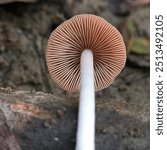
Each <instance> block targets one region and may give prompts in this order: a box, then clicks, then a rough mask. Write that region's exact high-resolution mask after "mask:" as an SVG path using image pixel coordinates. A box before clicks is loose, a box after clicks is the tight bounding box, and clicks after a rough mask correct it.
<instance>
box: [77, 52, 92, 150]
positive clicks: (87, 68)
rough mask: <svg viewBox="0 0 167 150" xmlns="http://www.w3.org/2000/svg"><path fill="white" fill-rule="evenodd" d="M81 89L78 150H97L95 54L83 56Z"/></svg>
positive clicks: (88, 53) (83, 53) (89, 53)
mask: <svg viewBox="0 0 167 150" xmlns="http://www.w3.org/2000/svg"><path fill="white" fill-rule="evenodd" d="M80 64H81V89H80V101H79V114H78V129H77V141H76V150H94V149H95V88H94V68H93V53H92V51H91V50H89V49H86V50H84V51H83V52H82V54H81V62H80Z"/></svg>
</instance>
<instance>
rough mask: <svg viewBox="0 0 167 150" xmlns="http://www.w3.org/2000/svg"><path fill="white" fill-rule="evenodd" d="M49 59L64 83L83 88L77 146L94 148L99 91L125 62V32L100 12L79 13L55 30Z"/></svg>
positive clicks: (86, 149)
mask: <svg viewBox="0 0 167 150" xmlns="http://www.w3.org/2000/svg"><path fill="white" fill-rule="evenodd" d="M46 61H47V65H48V69H49V72H50V75H51V77H52V79H53V80H54V81H55V82H56V83H57V84H58V85H59V86H60V87H62V88H63V89H65V90H67V91H72V92H75V91H80V101H79V114H78V128H77V141H76V150H94V149H95V91H99V90H101V89H104V88H106V87H108V86H109V85H110V84H111V83H112V82H113V80H114V79H115V77H116V76H117V75H118V74H119V73H120V72H121V70H122V68H123V67H124V65H125V61H126V50H125V45H124V42H123V38H122V36H121V34H120V33H119V32H118V30H117V29H116V28H115V27H113V26H112V25H111V24H110V23H108V22H107V21H106V20H104V19H103V18H101V17H99V16H95V15H92V14H82V15H76V16H74V17H72V18H71V19H69V20H67V21H64V22H63V23H62V24H61V25H59V26H58V27H57V28H56V29H55V30H54V31H53V32H52V34H51V36H50V38H49V40H48V46H47V50H46Z"/></svg>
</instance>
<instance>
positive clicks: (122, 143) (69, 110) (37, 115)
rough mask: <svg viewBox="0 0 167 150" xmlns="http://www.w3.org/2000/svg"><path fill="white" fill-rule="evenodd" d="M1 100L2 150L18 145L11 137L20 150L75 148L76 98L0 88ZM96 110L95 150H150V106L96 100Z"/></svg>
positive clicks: (17, 149) (0, 136)
mask: <svg viewBox="0 0 167 150" xmlns="http://www.w3.org/2000/svg"><path fill="white" fill-rule="evenodd" d="M0 97H1V98H0V109H1V110H2V111H3V112H4V114H5V117H6V120H7V122H6V120H5V118H4V116H3V114H2V112H1V118H0V119H1V124H0V131H1V132H0V138H2V139H3V140H2V141H5V142H1V143H2V144H1V145H2V146H3V147H4V149H3V148H1V149H2V150H6V149H5V148H6V147H7V146H8V147H10V146H11V145H13V144H14V143H16V144H15V146H17V142H16V140H15V138H14V135H15V136H16V137H17V139H18V142H19V143H20V146H21V148H22V150H36V149H40V150H53V149H55V148H56V150H73V149H74V148H75V136H76V127H77V113H78V111H77V108H78V98H72V99H64V98H61V97H57V96H54V95H51V94H47V93H43V92H31V91H14V90H11V89H10V88H7V89H4V88H1V89H0ZM96 108H97V109H96V150H101V149H103V150H109V149H114V150H125V149H135V150H148V149H149V105H147V104H144V105H142V104H141V105H140V104H128V103H126V102H118V101H115V100H111V99H108V100H107V99H106V100H105V101H104V102H103V101H101V100H100V99H97V100H96ZM7 124H8V125H9V127H10V129H11V130H12V132H13V133H14V135H12V134H11V132H10V130H9V128H8V127H7ZM15 149H16V150H19V146H18V148H17V147H16V148H15ZM15 149H11V150H15Z"/></svg>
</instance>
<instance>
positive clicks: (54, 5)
mask: <svg viewBox="0 0 167 150" xmlns="http://www.w3.org/2000/svg"><path fill="white" fill-rule="evenodd" d="M149 9H150V8H149V0H0V87H4V88H6V87H10V88H12V89H15V90H28V91H43V92H47V93H51V94H53V95H55V96H56V97H61V98H62V99H64V102H65V104H66V103H67V104H68V103H71V101H77V100H78V93H69V92H66V91H64V90H63V89H61V88H59V87H58V86H57V85H56V83H54V82H53V81H52V79H51V78H50V75H49V73H48V70H47V66H46V61H45V49H46V46H47V40H48V37H49V35H50V34H51V32H52V31H53V30H54V29H55V28H56V27H57V26H58V25H60V24H61V23H62V22H63V21H65V20H67V19H69V18H71V17H72V16H74V15H76V14H81V13H92V14H95V15H98V16H101V17H103V18H105V19H106V20H107V21H108V22H110V23H111V24H112V25H114V26H115V27H116V28H117V29H118V30H119V31H120V32H121V33H122V36H123V38H124V41H125V44H126V48H127V62H126V66H125V68H124V69H123V71H122V73H121V74H120V75H119V76H118V77H117V78H116V80H115V81H114V83H113V84H112V85H111V86H110V87H108V88H106V89H104V90H102V91H99V92H97V93H96V99H97V102H98V106H97V109H98V108H102V110H100V111H101V112H103V113H101V112H99V113H98V112H97V115H98V114H99V116H98V118H97V122H105V121H106V124H107V120H112V119H110V118H109V117H110V115H111V114H112V113H113V110H112V109H113V108H110V107H109V106H110V105H109V104H110V102H115V103H118V104H119V105H121V106H122V103H123V104H124V103H126V106H127V107H126V109H127V108H134V109H133V110H130V112H133V113H134V115H135V114H137V113H139V114H141V116H140V117H139V118H138V119H139V120H135V121H134V122H135V123H134V124H133V125H132V130H131V128H130V129H129V128H128V130H126V131H124V129H123V128H124V126H122V127H120V128H119V127H118V126H115V127H112V128H111V127H109V124H110V122H108V125H107V127H106V126H105V125H103V127H104V128H105V127H106V129H105V130H103V131H104V132H103V131H102V132H101V127H97V130H98V128H100V129H99V130H98V131H99V132H98V135H97V136H98V138H97V141H96V142H97V145H98V147H97V149H99V150H100V149H101V150H102V149H103V150H110V149H111V148H114V149H115V150H117V149H118V150H148V149H149V114H147V116H142V113H143V112H142V111H145V110H143V108H145V106H148V105H149V79H150V78H149V68H150V63H149V61H150V58H149V53H150V52H149V38H150V30H149V19H150V18H149V11H150V10H149ZM104 104H106V105H104ZM134 105H135V107H134ZM112 107H113V106H112ZM106 108H107V109H109V112H105V111H104V110H105V109H106ZM139 108H140V109H139ZM110 111H111V112H110ZM118 111H119V110H118ZM125 111H128V110H125ZM114 113H115V110H114ZM144 115H145V114H144ZM132 118H133V117H132ZM98 119H99V120H98ZM114 119H115V122H116V124H124V123H121V122H119V121H118V120H119V119H118V120H117V119H116V118H114ZM128 119H129V118H127V120H128ZM133 119H134V118H133ZM133 119H132V120H133ZM140 119H141V120H140ZM127 120H126V121H127ZM132 120H131V119H129V122H131V121H132ZM129 122H127V123H126V125H127V124H129ZM67 123H68V122H67ZM113 124H114V120H113ZM64 130H65V129H64ZM123 132H127V133H126V134H127V135H126V134H125V135H124V136H125V137H126V136H127V137H128V138H125V137H124V136H122V133H123ZM110 133H113V134H116V135H118V136H115V137H114V136H113V135H111V134H110ZM74 135H75V134H74ZM110 136H111V137H110ZM110 139H113V140H112V142H113V141H115V145H114V146H113V145H112V144H111V143H110V142H111V141H110ZM107 140H109V143H108V142H105V141H107ZM23 141H24V140H23ZM30 141H31V140H30ZM118 141H123V143H122V144H123V146H122V147H121V146H120V145H121V144H120V143H119V142H118ZM24 142H25V141H24ZM24 142H23V143H24ZM104 143H106V144H104ZM116 143H117V144H116ZM60 145H63V144H60ZM73 145H75V144H73ZM111 145H112V146H111ZM118 145H119V146H118ZM22 147H23V149H27V148H26V146H24V144H23V146H22ZM34 147H36V146H34ZM67 147H68V145H67ZM31 149H33V150H35V149H38V148H31ZM42 149H44V148H42V147H41V148H40V150H42ZM49 149H51V150H52V148H49V147H48V148H47V150H49ZM59 149H61V150H63V149H65V147H63V146H62V147H61V146H60V148H57V150H59ZM69 149H70V148H69ZM71 149H74V146H72V148H71ZM29 150H30V148H29Z"/></svg>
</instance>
